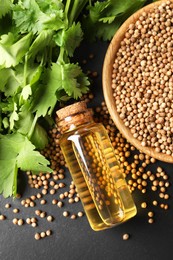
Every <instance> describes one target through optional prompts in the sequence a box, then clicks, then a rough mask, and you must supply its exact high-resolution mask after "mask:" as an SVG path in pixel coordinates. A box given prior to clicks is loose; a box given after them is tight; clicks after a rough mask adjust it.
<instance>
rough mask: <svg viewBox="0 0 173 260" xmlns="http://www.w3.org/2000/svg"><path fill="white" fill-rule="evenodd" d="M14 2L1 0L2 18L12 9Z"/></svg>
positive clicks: (0, 10) (0, 12) (0, 15)
mask: <svg viewBox="0 0 173 260" xmlns="http://www.w3.org/2000/svg"><path fill="white" fill-rule="evenodd" d="M12 3H13V0H0V18H2V16H4V15H6V14H7V13H8V12H9V11H10V10H11V7H12Z"/></svg>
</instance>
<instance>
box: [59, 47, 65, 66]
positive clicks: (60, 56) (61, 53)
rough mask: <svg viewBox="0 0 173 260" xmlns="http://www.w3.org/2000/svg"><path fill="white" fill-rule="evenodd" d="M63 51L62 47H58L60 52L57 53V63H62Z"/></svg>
mask: <svg viewBox="0 0 173 260" xmlns="http://www.w3.org/2000/svg"><path fill="white" fill-rule="evenodd" d="M64 52H65V49H64V48H63V47H60V53H59V57H58V60H57V63H61V64H62V63H64Z"/></svg>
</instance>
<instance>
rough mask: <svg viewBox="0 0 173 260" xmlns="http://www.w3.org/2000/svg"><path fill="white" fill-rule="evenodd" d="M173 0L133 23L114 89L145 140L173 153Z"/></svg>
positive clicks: (129, 122) (128, 121)
mask: <svg viewBox="0 0 173 260" xmlns="http://www.w3.org/2000/svg"><path fill="white" fill-rule="evenodd" d="M172 17H173V3H172V2H171V1H166V2H164V3H161V4H160V5H158V6H155V7H154V8H153V9H151V10H150V11H149V12H148V13H146V12H143V13H142V14H141V16H140V17H139V18H138V20H137V21H136V22H135V23H133V24H130V25H129V27H128V29H127V31H126V33H125V35H124V39H123V40H122V41H121V44H120V48H119V50H118V51H117V54H116V57H115V61H114V64H113V72H112V89H113V96H114V99H115V104H116V109H117V112H118V113H119V116H120V118H121V119H122V120H123V122H124V124H125V126H126V127H128V128H129V129H130V131H131V133H132V134H133V136H134V138H136V139H138V140H139V141H140V143H141V145H142V146H145V147H146V146H147V147H152V148H154V149H155V151H156V152H161V153H165V154H168V155H172V156H173V139H172V136H173V101H172V100H173V73H172V72H173V71H172V66H173V42H172V38H173V24H172Z"/></svg>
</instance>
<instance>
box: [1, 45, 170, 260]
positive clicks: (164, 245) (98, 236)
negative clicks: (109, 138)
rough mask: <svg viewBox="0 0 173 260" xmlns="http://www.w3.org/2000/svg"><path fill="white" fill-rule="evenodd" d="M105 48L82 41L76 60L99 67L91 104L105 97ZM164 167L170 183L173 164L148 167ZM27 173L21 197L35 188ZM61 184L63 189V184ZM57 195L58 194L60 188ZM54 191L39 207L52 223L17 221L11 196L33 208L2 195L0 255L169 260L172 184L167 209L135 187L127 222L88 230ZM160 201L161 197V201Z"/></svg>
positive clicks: (9, 259)
mask: <svg viewBox="0 0 173 260" xmlns="http://www.w3.org/2000/svg"><path fill="white" fill-rule="evenodd" d="M106 49H107V43H100V42H99V43H95V44H93V45H89V44H84V45H83V46H82V48H81V49H80V50H78V52H77V54H76V58H77V59H79V58H80V60H83V59H87V60H88V63H87V64H86V65H85V66H84V70H87V69H91V70H92V71H98V73H99V76H98V77H97V78H96V79H94V82H93V87H92V90H93V92H95V96H96V97H95V99H94V100H93V102H92V104H91V105H92V106H96V105H97V104H99V103H100V102H101V100H103V96H102V86H101V72H102V64H103V59H104V55H105V52H106ZM90 53H94V54H95V57H94V59H92V60H89V59H88V54H90ZM157 165H159V166H162V167H163V168H164V170H165V171H166V172H167V173H168V175H169V176H170V183H172V182H173V171H172V165H171V164H166V163H161V162H157V164H156V165H153V166H152V168H156V166H157ZM70 181H71V177H70V175H69V173H68V172H67V173H66V179H65V182H66V183H67V184H68V183H70ZM26 182H27V180H26V176H25V174H21V175H20V189H22V190H23V198H26V197H28V196H30V195H31V194H33V193H34V194H36V193H37V192H38V191H37V190H32V191H31V190H30V189H29V187H28V186H27V183H26ZM64 189H65V188H64ZM60 192H62V190H60ZM58 194H59V193H58ZM58 194H56V195H53V196H51V197H50V195H47V196H46V199H47V201H48V203H47V204H46V205H43V206H41V207H40V206H39V208H40V209H44V210H45V211H46V212H48V213H49V214H52V215H53V216H55V220H54V222H52V223H48V222H47V221H46V220H44V219H42V220H39V226H38V227H37V228H32V227H30V226H28V225H27V224H25V225H23V226H21V227H20V226H15V225H13V224H12V219H13V218H14V217H17V216H16V215H15V214H14V213H13V212H12V208H11V209H8V210H6V209H5V207H4V205H5V204H6V203H7V202H8V201H9V202H10V203H11V204H12V205H13V208H15V207H16V208H20V209H21V211H20V214H18V216H20V217H23V218H24V219H26V217H30V216H34V211H35V208H22V207H21V206H20V200H14V201H12V200H11V199H7V200H4V199H3V198H2V197H0V213H3V214H5V215H6V216H7V220H6V221H1V222H0V260H13V259H15V260H48V259H50V260H56V259H58V260H80V259H82V260H98V259H101V260H126V259H127V260H138V259H140V260H161V259H164V260H167V259H172V257H171V255H172V254H173V208H172V204H173V201H172V194H173V192H172V186H170V188H169V194H170V199H169V202H168V204H169V206H170V209H169V210H167V211H165V210H162V209H160V208H156V209H155V208H154V207H152V206H151V202H152V200H153V199H154V198H155V197H156V194H155V193H152V192H147V194H146V195H141V194H140V193H138V192H135V193H133V196H134V200H135V203H136V205H137V208H138V214H137V216H135V217H134V218H133V219H131V220H129V221H128V222H126V223H124V224H122V225H120V226H117V227H115V228H112V229H109V230H105V231H100V232H94V231H92V230H91V228H90V226H89V224H88V222H87V219H86V217H85V216H84V217H83V218H78V219H76V220H71V219H70V218H64V217H63V216H62V212H63V211H64V209H67V210H69V211H70V212H73V213H77V212H78V211H79V210H81V209H82V206H81V203H76V204H72V205H70V204H68V203H66V204H65V205H66V206H65V207H64V208H61V209H59V208H57V207H56V206H54V205H52V204H51V200H52V198H57V197H58ZM157 198H158V195H157ZM143 201H147V202H148V204H149V206H148V209H141V207H140V204H141V202H143ZM159 201H160V202H161V201H162V200H161V199H160V200H159ZM149 210H153V211H154V212H155V217H154V219H155V222H154V223H153V224H148V222H147V219H148V218H147V212H148V211H149ZM47 229H51V230H53V235H52V236H51V237H49V238H44V239H41V240H40V241H36V240H35V239H34V234H35V232H37V231H38V232H41V231H45V230H47ZM124 233H129V234H130V239H129V240H127V241H123V240H122V235H123V234H124Z"/></svg>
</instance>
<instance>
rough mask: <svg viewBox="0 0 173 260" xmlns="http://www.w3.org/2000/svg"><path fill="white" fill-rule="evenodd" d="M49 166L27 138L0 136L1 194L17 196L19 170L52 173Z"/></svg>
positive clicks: (13, 135) (15, 135)
mask: <svg viewBox="0 0 173 260" xmlns="http://www.w3.org/2000/svg"><path fill="white" fill-rule="evenodd" d="M48 164H49V162H48V161H47V160H46V159H45V158H44V157H43V156H42V155H41V154H40V153H39V152H38V151H35V146H34V145H33V144H32V143H31V142H30V141H29V140H28V139H27V137H26V136H23V135H21V134H19V133H15V134H10V135H0V193H3V195H4V197H8V196H11V195H15V193H16V190H17V187H16V184H17V181H16V179H17V173H18V169H19V168H20V169H21V170H23V171H26V170H28V169H29V170H31V171H34V172H36V173H37V172H39V171H43V172H51V169H50V168H49V167H47V165H48Z"/></svg>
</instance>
